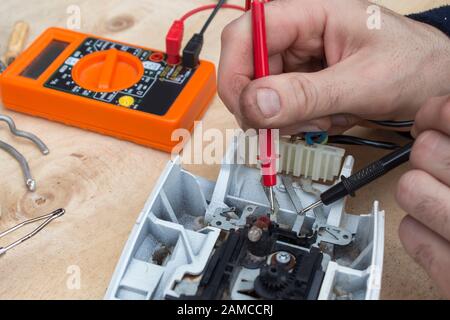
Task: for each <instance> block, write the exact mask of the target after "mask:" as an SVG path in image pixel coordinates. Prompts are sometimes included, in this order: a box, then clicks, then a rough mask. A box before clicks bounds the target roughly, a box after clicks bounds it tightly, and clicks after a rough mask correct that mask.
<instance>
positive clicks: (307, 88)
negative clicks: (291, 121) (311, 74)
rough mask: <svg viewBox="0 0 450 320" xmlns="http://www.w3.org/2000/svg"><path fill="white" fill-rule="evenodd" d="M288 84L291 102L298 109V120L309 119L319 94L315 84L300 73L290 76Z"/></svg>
mask: <svg viewBox="0 0 450 320" xmlns="http://www.w3.org/2000/svg"><path fill="white" fill-rule="evenodd" d="M288 85H289V86H290V87H291V90H292V92H293V95H292V99H293V101H291V103H292V105H294V106H296V107H297V108H298V110H299V113H298V120H309V119H310V118H311V116H312V115H313V114H314V111H315V110H316V106H317V103H318V97H319V94H318V92H317V88H316V86H315V85H314V84H313V83H312V82H311V81H310V80H309V79H308V78H306V77H305V76H303V75H300V74H298V75H295V76H292V77H290V78H289V79H288Z"/></svg>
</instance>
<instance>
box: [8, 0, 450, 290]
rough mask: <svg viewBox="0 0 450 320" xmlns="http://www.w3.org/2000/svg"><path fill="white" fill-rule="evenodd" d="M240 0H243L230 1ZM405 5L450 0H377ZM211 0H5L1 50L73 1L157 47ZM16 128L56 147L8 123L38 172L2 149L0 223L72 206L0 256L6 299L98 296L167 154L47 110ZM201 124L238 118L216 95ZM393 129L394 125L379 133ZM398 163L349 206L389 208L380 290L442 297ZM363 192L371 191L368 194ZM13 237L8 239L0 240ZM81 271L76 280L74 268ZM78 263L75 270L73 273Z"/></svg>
mask: <svg viewBox="0 0 450 320" xmlns="http://www.w3.org/2000/svg"><path fill="white" fill-rule="evenodd" d="M231 2H234V3H239V2H240V1H231ZM378 2H379V3H381V4H383V5H387V6H389V7H391V8H392V9H394V10H397V11H399V12H401V13H408V12H415V11H419V10H423V9H426V8H431V7H433V6H436V5H438V4H444V3H448V2H449V1H448V0H442V1H438V0H436V1H435V0H402V1H398V0H390V1H388V0H385V1H378ZM205 3H214V1H211V0H195V1H194V0H192V1H186V0H171V1H157V0H143V1H131V0H127V1H124V0H121V1H119V0H97V1H88V0H60V1H53V0H29V1H27V2H24V1H19V0H2V1H0V12H1V13H2V19H1V20H0V44H1V47H0V51H1V52H3V51H4V50H5V45H6V42H7V39H8V37H9V32H10V30H11V27H12V25H13V24H14V22H15V21H17V20H25V21H27V22H28V23H29V24H30V25H31V34H30V40H29V41H28V42H30V41H31V40H32V39H35V38H36V37H37V36H38V35H39V34H40V33H41V32H42V31H44V30H45V29H46V28H48V27H51V26H59V27H65V26H66V22H67V19H68V17H69V15H68V14H67V9H68V7H69V6H71V5H74V4H75V5H78V6H79V7H80V8H81V14H82V15H81V17H82V26H81V31H83V32H88V33H92V34H97V35H99V36H105V37H110V38H113V39H117V40H120V41H126V42H129V43H135V44H138V45H142V46H147V47H153V48H161V49H162V48H164V35H165V33H166V30H167V29H168V27H169V26H170V23H171V21H173V20H174V19H176V18H178V17H180V16H181V15H182V14H183V13H184V12H186V11H187V10H189V9H191V8H194V7H196V6H198V5H201V4H205ZM239 14H240V13H238V12H234V11H230V10H226V11H224V12H222V13H220V14H219V16H218V18H217V20H215V22H214V23H213V25H212V26H211V29H210V30H209V31H208V35H207V37H206V42H205V48H204V54H203V58H204V59H208V60H211V61H215V62H217V61H218V58H219V53H220V32H221V29H222V28H223V27H224V26H225V25H226V24H227V22H228V21H231V20H232V19H233V18H236V17H237V16H238V15H239ZM204 17H206V15H205V14H203V15H199V16H197V17H196V18H193V19H191V20H190V21H189V22H188V23H187V25H186V34H187V35H189V34H192V32H193V31H196V30H198V29H199V28H200V27H201V25H202V23H203V22H204ZM0 112H1V113H3V114H7V115H10V116H12V117H13V118H14V119H15V121H16V122H17V125H18V127H19V128H20V129H23V130H28V131H32V132H34V133H35V134H37V135H38V136H40V137H41V138H42V139H43V140H44V141H45V142H46V143H47V144H48V146H49V147H50V149H51V153H50V155H49V156H46V157H44V156H42V155H41V154H39V152H38V151H37V149H36V148H35V147H34V146H32V145H30V144H29V143H28V142H23V141H22V140H21V139H12V138H11V135H10V134H9V132H8V130H7V128H6V126H4V125H1V127H0V139H1V140H3V141H6V142H9V143H13V144H14V145H15V146H16V147H17V148H18V149H19V150H20V151H21V152H23V154H24V155H25V157H26V158H27V159H28V160H29V161H30V166H31V169H32V172H33V174H34V175H35V178H36V179H37V183H38V189H37V191H36V192H35V193H29V192H27V191H26V189H25V187H24V185H23V180H22V173H21V171H20V170H19V167H18V165H17V163H16V162H15V161H14V160H12V159H11V158H10V157H9V156H8V155H7V154H6V153H4V152H0V163H1V165H0V230H5V229H6V228H8V227H10V226H13V225H15V224H17V223H18V222H20V221H23V220H25V219H29V218H32V217H37V216H39V215H42V214H46V213H48V212H50V211H52V210H54V209H56V208H60V207H64V208H66V210H67V214H66V215H65V216H64V217H63V218H61V219H59V220H57V221H55V222H53V223H52V224H51V225H50V226H49V227H48V228H47V229H45V231H43V232H42V233H41V234H39V235H38V236H36V237H35V238H33V239H32V240H30V241H28V242H26V243H25V244H23V245H21V246H19V247H17V248H16V249H15V250H12V251H10V252H9V253H8V254H6V255H5V256H3V257H1V258H0V274H1V278H0V298H1V299H101V298H102V297H103V295H104V294H105V290H106V288H107V286H108V283H109V281H110V279H111V276H112V273H113V271H114V268H115V266H116V263H117V261H118V259H119V256H120V254H121V251H122V248H123V246H124V244H125V241H126V240H127V238H128V235H129V232H130V230H131V228H132V227H133V224H134V223H135V221H136V218H137V216H138V214H139V212H140V210H141V209H142V207H143V205H144V203H145V201H146V200H147V198H148V196H149V193H150V192H151V190H152V188H153V186H154V185H155V183H156V181H157V179H158V177H159V175H160V173H161V171H162V170H163V168H164V167H165V165H166V163H167V161H168V160H169V155H168V154H165V153H162V152H159V151H155V150H152V149H148V148H144V147H141V146H138V145H135V144H132V143H128V142H124V141H120V140H116V139H113V138H109V137H105V136H101V135H98V134H94V133H90V132H86V131H83V130H79V129H76V128H72V127H67V126H64V125H60V124H57V123H53V122H49V121H46V120H42V119H37V118H33V117H29V116H26V115H22V114H17V113H13V112H10V111H7V110H5V109H3V107H1V106H0ZM204 127H205V128H220V129H221V130H224V129H227V128H236V127H237V125H236V123H235V121H234V119H233V117H232V116H231V115H230V114H229V113H228V112H227V111H226V108H225V107H224V106H223V104H222V103H221V101H220V100H219V99H218V98H216V99H215V100H214V102H213V104H212V106H211V107H210V109H209V111H208V112H207V114H206V116H205V117H204ZM359 131H360V132H359V133H360V134H365V135H369V134H375V135H376V136H378V137H380V138H384V139H393V138H394V137H395V136H394V135H393V134H391V133H373V132H367V131H361V130H359ZM349 153H351V154H353V155H355V157H356V159H357V166H358V167H361V166H363V165H364V164H365V163H367V162H368V161H370V160H371V159H374V158H376V157H379V156H381V155H382V154H383V152H382V151H378V150H371V149H367V148H359V147H356V148H350V149H349ZM189 169H191V170H192V171H193V172H195V173H197V174H200V175H202V176H205V177H207V178H210V179H215V178H216V176H217V173H218V170H219V167H218V166H206V165H204V166H191V167H189ZM405 170H406V168H402V169H398V170H396V171H395V172H393V173H391V174H390V175H389V176H387V177H386V178H384V179H382V180H381V181H378V182H376V183H374V184H373V185H372V186H370V187H369V188H367V189H366V190H365V191H364V192H361V194H360V197H359V198H358V200H357V201H355V200H352V201H350V202H349V211H350V212H352V213H353V212H354V213H366V212H368V211H369V210H370V209H371V206H372V201H373V200H375V199H378V200H379V201H380V202H381V206H382V208H383V209H385V210H386V212H387V215H386V220H387V224H386V250H385V262H384V282H383V291H382V298H385V299H408V298H419V299H421V298H440V294H439V292H438V291H437V290H436V288H435V286H434V285H433V284H432V283H431V282H430V281H429V279H428V277H427V276H426V275H425V273H424V272H423V271H422V270H421V269H420V268H419V267H418V266H417V265H415V264H414V262H413V261H412V260H411V259H410V258H409V257H407V256H406V254H405V253H404V251H403V249H402V247H401V244H400V241H399V240H398V236H397V228H398V225H399V223H400V221H401V218H402V217H403V216H404V213H403V212H402V211H401V210H400V209H399V208H398V207H397V205H396V204H395V201H394V199H393V193H394V189H395V182H396V181H397V180H398V178H399V177H400V175H401V174H402V173H403V172H404V171H405ZM364 199H367V200H364ZM13 239H14V238H11V237H8V238H5V239H2V241H1V244H5V243H8V241H11V240H13ZM77 271H80V280H81V282H80V284H81V286H80V287H79V288H76V287H77V286H76V285H75V286H74V285H73V284H76V282H73V279H74V278H73V275H76V273H77ZM74 272H75V273H74Z"/></svg>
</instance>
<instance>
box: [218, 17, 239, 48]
mask: <svg viewBox="0 0 450 320" xmlns="http://www.w3.org/2000/svg"><path fill="white" fill-rule="evenodd" d="M235 30H236V21H232V22H230V23H229V24H227V25H226V26H225V28H223V30H222V35H221V41H222V45H223V44H226V43H227V42H228V41H229V40H230V39H233V34H235Z"/></svg>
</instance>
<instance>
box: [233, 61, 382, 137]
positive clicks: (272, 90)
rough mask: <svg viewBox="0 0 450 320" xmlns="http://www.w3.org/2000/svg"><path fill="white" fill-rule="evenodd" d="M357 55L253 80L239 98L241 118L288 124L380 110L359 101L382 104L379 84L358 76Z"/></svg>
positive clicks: (271, 125)
mask: <svg viewBox="0 0 450 320" xmlns="http://www.w3.org/2000/svg"><path fill="white" fill-rule="evenodd" d="M359 61H360V57H357V56H353V57H351V58H348V59H347V60H346V61H345V62H341V63H339V64H337V65H335V66H333V67H330V68H327V69H325V70H322V71H319V72H315V73H287V74H282V75H276V76H270V77H267V78H263V79H258V80H255V81H252V82H251V83H249V84H248V86H247V87H246V88H245V89H244V91H243V92H242V95H241V99H240V112H241V115H242V117H244V119H243V121H244V122H247V123H249V124H251V126H252V127H254V128H277V127H280V126H281V127H282V126H291V125H294V124H295V123H298V122H305V121H310V120H313V119H317V118H322V117H327V116H331V115H335V114H353V115H355V116H359V115H361V114H362V115H364V114H369V113H370V112H373V113H380V112H382V111H381V110H380V108H379V109H377V110H372V111H370V110H367V109H368V108H361V107H360V106H361V105H367V106H375V105H383V104H384V103H383V102H382V101H383V97H386V96H387V95H386V94H383V93H382V92H378V91H383V90H384V89H383V88H381V87H379V88H378V87H377V88H372V87H371V86H370V84H369V81H368V79H369V78H364V77H359V76H358V74H359V73H360V67H359Z"/></svg>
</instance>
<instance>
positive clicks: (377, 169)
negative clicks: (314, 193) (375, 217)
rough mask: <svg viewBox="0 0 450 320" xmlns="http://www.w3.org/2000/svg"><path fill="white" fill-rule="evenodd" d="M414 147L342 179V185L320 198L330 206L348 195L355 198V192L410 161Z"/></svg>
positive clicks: (336, 186) (398, 151) (397, 151)
mask: <svg viewBox="0 0 450 320" xmlns="http://www.w3.org/2000/svg"><path fill="white" fill-rule="evenodd" d="M412 146H413V142H411V143H409V144H407V145H406V146H404V147H402V148H400V149H398V150H396V151H394V152H392V153H390V154H388V155H387V156H385V157H383V158H382V159H380V160H378V161H376V162H374V163H372V164H370V165H369V166H367V167H366V168H364V169H362V170H361V171H358V172H357V173H355V174H354V175H352V176H350V177H349V178H346V177H342V178H341V179H342V181H341V182H340V183H338V184H337V185H335V186H334V187H332V188H330V189H329V190H327V191H325V192H324V193H323V194H322V195H321V196H320V198H321V200H322V202H323V204H325V205H330V204H332V203H335V202H336V201H339V200H341V199H343V198H344V197H346V196H348V195H350V196H352V197H353V196H355V192H356V191H358V190H359V189H361V188H362V187H364V186H366V185H368V184H369V183H371V182H373V181H375V180H377V179H378V178H380V177H382V176H384V175H385V174H387V173H388V172H390V171H391V170H393V169H395V168H397V167H399V166H400V165H402V164H403V163H405V162H407V161H409V157H410V154H411V150H412Z"/></svg>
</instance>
